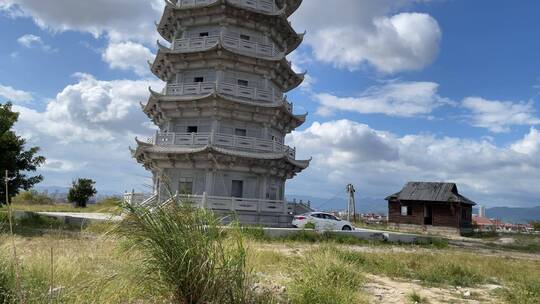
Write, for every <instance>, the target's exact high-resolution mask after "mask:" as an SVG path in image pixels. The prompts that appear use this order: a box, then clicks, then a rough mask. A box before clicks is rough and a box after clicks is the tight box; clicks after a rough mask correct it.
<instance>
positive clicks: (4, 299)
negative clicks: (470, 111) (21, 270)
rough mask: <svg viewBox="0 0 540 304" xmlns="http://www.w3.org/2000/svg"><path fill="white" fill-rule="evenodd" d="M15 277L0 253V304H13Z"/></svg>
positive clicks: (9, 265) (10, 266)
mask: <svg viewBox="0 0 540 304" xmlns="http://www.w3.org/2000/svg"><path fill="white" fill-rule="evenodd" d="M14 289H15V276H14V272H13V267H12V265H11V264H10V263H9V262H8V261H7V259H6V258H5V257H4V256H3V255H2V254H1V253H0V304H9V303H14V302H15V292H14Z"/></svg>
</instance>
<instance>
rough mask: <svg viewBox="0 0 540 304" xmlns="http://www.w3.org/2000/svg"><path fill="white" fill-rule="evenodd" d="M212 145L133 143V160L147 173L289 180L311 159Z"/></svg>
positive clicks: (285, 149) (287, 152)
mask: <svg viewBox="0 0 540 304" xmlns="http://www.w3.org/2000/svg"><path fill="white" fill-rule="evenodd" d="M214 136H215V141H216V142H215V143H212V142H210V143H209V142H206V143H185V144H179V143H159V142H158V143H151V142H145V141H139V140H137V144H138V146H137V148H136V149H135V150H132V151H131V152H132V154H133V157H134V158H136V159H137V161H138V162H139V163H141V164H143V165H144V167H145V168H146V169H149V170H152V171H154V170H160V169H161V170H162V169H216V170H231V169H234V171H238V172H249V173H257V174H270V175H275V176H278V177H280V178H286V179H291V178H293V177H294V176H295V175H296V174H297V173H300V172H301V171H302V170H304V169H306V168H307V167H308V166H309V163H310V161H311V160H295V159H294V153H295V151H294V150H293V149H291V148H289V147H287V146H283V151H279V152H271V151H267V150H265V149H262V148H261V149H246V148H241V147H234V146H227V145H225V144H220V143H219V142H218V139H219V134H215V135H214Z"/></svg>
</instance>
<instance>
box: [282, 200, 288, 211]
mask: <svg viewBox="0 0 540 304" xmlns="http://www.w3.org/2000/svg"><path fill="white" fill-rule="evenodd" d="M283 213H284V214H289V210H288V203H287V200H283Z"/></svg>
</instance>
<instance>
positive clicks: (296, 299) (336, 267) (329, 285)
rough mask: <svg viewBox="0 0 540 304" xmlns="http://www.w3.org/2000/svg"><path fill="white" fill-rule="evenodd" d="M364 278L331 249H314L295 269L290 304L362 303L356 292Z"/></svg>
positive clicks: (363, 300)
mask: <svg viewBox="0 0 540 304" xmlns="http://www.w3.org/2000/svg"><path fill="white" fill-rule="evenodd" d="M363 281H364V278H363V276H362V275H361V274H360V273H359V272H358V271H357V270H356V269H355V267H354V266H352V265H350V264H348V263H343V261H340V260H339V259H338V258H336V256H335V254H334V250H333V249H332V248H331V247H328V248H322V249H318V250H315V251H314V252H312V254H310V255H308V256H307V257H306V258H305V260H304V261H303V262H301V263H300V265H298V267H296V269H295V273H294V276H293V281H292V282H291V286H290V298H291V300H292V303H298V304H304V303H305V304H308V303H309V304H341V303H343V304H349V303H363V302H365V299H363V296H362V295H361V294H360V293H359V290H361V286H362V284H363Z"/></svg>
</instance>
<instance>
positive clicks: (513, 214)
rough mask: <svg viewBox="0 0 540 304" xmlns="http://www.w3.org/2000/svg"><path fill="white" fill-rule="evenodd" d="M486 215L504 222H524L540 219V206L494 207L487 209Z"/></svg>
mask: <svg viewBox="0 0 540 304" xmlns="http://www.w3.org/2000/svg"><path fill="white" fill-rule="evenodd" d="M486 217H488V218H491V219H499V220H502V221H504V222H509V223H515V224H524V223H528V222H530V221H539V220H540V206H538V207H532V208H518V207H494V208H488V209H486Z"/></svg>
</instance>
